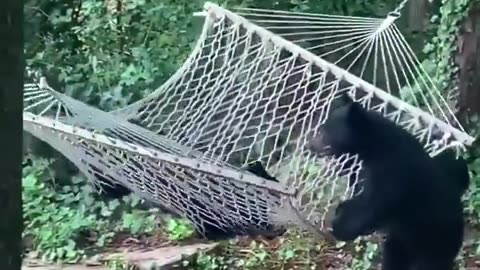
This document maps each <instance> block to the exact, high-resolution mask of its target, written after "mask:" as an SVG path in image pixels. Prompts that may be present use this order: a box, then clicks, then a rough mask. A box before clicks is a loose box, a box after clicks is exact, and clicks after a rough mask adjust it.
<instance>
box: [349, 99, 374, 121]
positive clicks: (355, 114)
mask: <svg viewBox="0 0 480 270" xmlns="http://www.w3.org/2000/svg"><path fill="white" fill-rule="evenodd" d="M347 106H348V110H347V117H348V121H349V122H350V123H351V124H352V125H354V126H355V125H357V124H358V125H362V126H365V125H366V124H368V122H369V120H368V111H367V110H366V109H365V108H363V106H362V105H360V103H358V102H353V101H352V103H350V104H348V105H347Z"/></svg>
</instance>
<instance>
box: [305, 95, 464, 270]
mask: <svg viewBox="0 0 480 270" xmlns="http://www.w3.org/2000/svg"><path fill="white" fill-rule="evenodd" d="M320 129H321V130H320V132H319V135H317V136H314V137H313V138H311V139H310V141H309V144H308V147H309V149H310V150H311V151H312V152H314V153H315V154H318V155H325V154H327V155H333V156H336V157H339V156H341V155H342V154H346V153H349V154H358V156H359V158H360V159H361V160H363V166H362V171H361V174H362V177H363V179H364V180H363V181H362V184H361V185H362V192H361V193H359V194H358V195H355V196H353V197H352V198H351V199H348V200H346V201H344V202H342V203H341V204H340V205H339V206H338V207H337V209H336V213H335V217H334V219H333V221H332V234H333V235H334V236H335V237H336V238H337V239H339V240H342V241H351V240H354V239H355V238H357V237H358V236H361V235H368V234H370V233H372V232H374V231H383V232H384V233H385V234H386V240H385V242H384V243H383V258H382V269H383V270H414V269H415V270H452V269H453V265H454V260H455V257H456V255H457V254H458V252H459V250H460V248H461V245H462V241H463V229H464V219H463V205H462V201H461V196H462V193H463V191H464V190H465V189H466V186H467V185H468V171H467V175H466V176H465V174H464V170H463V167H462V166H463V165H462V164H460V165H458V164H453V165H449V166H447V167H446V168H443V167H441V166H439V164H442V163H444V162H448V163H449V164H451V163H450V162H449V161H451V160H452V153H448V152H447V153H446V154H444V155H445V156H441V157H440V158H438V159H432V158H431V157H430V156H429V155H428V153H427V152H426V151H425V149H424V147H423V145H422V144H421V143H420V142H419V141H418V140H417V139H416V138H415V137H414V136H412V135H411V134H410V133H409V132H407V131H406V130H404V129H403V128H401V127H399V126H397V125H396V124H395V123H393V122H392V121H390V120H388V119H386V118H384V117H383V116H381V115H380V114H378V113H376V112H373V111H368V110H365V109H364V108H363V107H362V106H361V105H360V104H358V103H356V102H353V101H351V100H350V102H347V103H346V105H344V106H342V107H340V108H338V109H336V110H334V111H333V112H332V113H331V115H330V116H329V118H328V119H327V121H326V122H325V123H324V124H323V125H322V126H321V128H320ZM454 158H455V157H454V156H453V159H454ZM465 177H466V179H467V180H466V181H465ZM450 178H454V179H450Z"/></svg>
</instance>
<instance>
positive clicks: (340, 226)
mask: <svg viewBox="0 0 480 270" xmlns="http://www.w3.org/2000/svg"><path fill="white" fill-rule="evenodd" d="M348 223H350V222H348V221H346V220H341V219H334V220H333V222H332V235H333V236H334V237H335V238H336V239H337V240H340V241H345V242H346V241H353V240H355V238H357V237H358V236H359V234H358V233H357V232H356V231H355V230H354V227H353V226H352V225H353V224H348Z"/></svg>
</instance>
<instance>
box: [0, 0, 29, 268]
mask: <svg viewBox="0 0 480 270" xmlns="http://www.w3.org/2000/svg"><path fill="white" fill-rule="evenodd" d="M23 72H24V62H23V1H22V0H4V1H2V3H1V7H0V131H1V132H0V157H1V160H0V172H1V175H2V177H1V179H0V217H1V218H0V219H1V222H0V268H1V269H5V270H19V269H21V252H22V249H21V246H22V245H21V241H22V228H23V225H22V196H21V195H22V194H21V191H22V190H21V178H22V133H23V130H22V129H23V127H22V110H23V76H24V74H23Z"/></svg>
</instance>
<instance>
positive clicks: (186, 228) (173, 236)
mask: <svg viewBox="0 0 480 270" xmlns="http://www.w3.org/2000/svg"><path fill="white" fill-rule="evenodd" d="M166 230H167V233H168V237H169V239H170V240H174V241H179V240H185V239H188V238H190V237H192V236H193V234H194V232H195V230H194V228H193V225H192V223H190V222H189V221H188V220H184V219H174V218H172V219H169V220H168V224H167V229H166Z"/></svg>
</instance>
